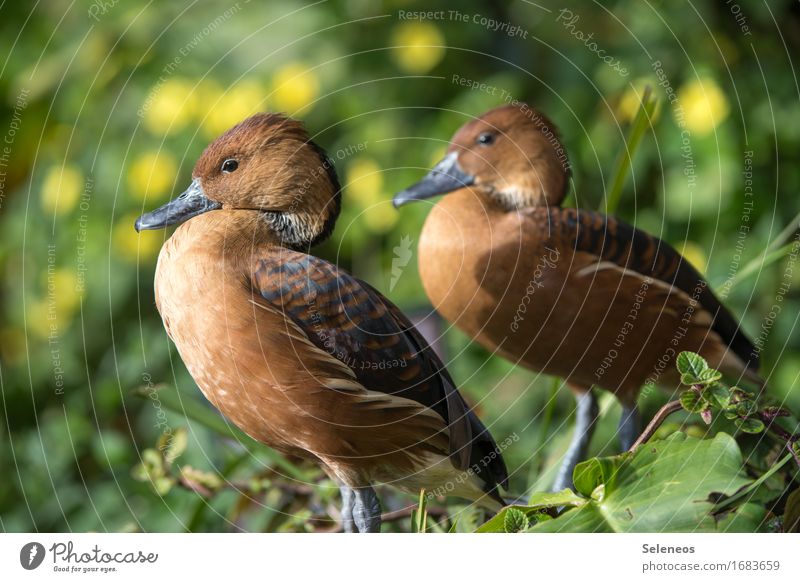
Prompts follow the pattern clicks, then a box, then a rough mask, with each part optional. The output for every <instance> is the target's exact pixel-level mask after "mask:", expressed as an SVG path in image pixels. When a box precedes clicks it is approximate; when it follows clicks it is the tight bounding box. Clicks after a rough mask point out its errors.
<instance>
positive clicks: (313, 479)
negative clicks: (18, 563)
mask: <svg viewBox="0 0 800 582" xmlns="http://www.w3.org/2000/svg"><path fill="white" fill-rule="evenodd" d="M437 6H438V3H436V2H422V1H417V2H415V1H411V0H409V1H399V0H398V1H385V2H383V3H382V4H381V3H379V2H367V1H366V0H359V1H348V2H343V1H342V2H319V3H317V4H313V5H307V6H306V5H303V4H301V3H290V2H284V1H270V2H255V1H253V2H247V1H245V0H239V1H238V2H229V1H220V2H217V1H215V2H202V3H191V4H185V5H182V4H181V3H159V4H156V3H150V4H147V3H143V2H142V3H135V2H128V1H119V2H117V3H115V2H114V1H113V0H109V1H106V2H101V1H98V2H89V1H86V0H80V1H78V2H74V3H73V2H66V1H61V0H52V1H50V2H47V3H40V4H37V7H36V9H35V10H34V11H33V12H29V7H28V6H27V5H26V4H25V3H16V4H14V3H11V4H10V3H5V4H4V5H3V7H2V8H0V31H1V32H2V34H0V46H1V47H2V50H1V51H0V54H2V67H1V68H0V101H1V103H0V112H1V113H2V118H1V120H0V133H2V134H3V136H4V137H3V138H2V139H3V140H4V141H3V143H0V239H1V240H2V244H0V268H2V272H3V277H2V283H1V285H0V309H2V320H1V321H0V354H1V355H2V370H1V375H0V380H1V382H2V384H1V385H0V395H2V402H1V403H0V406H2V414H1V415H0V438H2V440H3V444H2V446H0V474H2V475H3V476H4V478H3V479H0V530H2V531H31V530H39V531H65V530H71V531H84V530H98V531H130V530H145V531H183V530H185V529H193V530H200V531H228V530H236V529H248V530H256V531H259V530H270V531H271V530H291V531H295V530H302V529H307V528H309V527H311V526H309V525H308V521H307V518H308V517H310V516H312V515H320V516H325V515H328V516H330V515H335V509H332V504H334V505H335V503H336V500H335V491H334V490H333V489H332V488H331V487H330V486H329V484H328V483H327V482H325V481H320V480H319V474H318V473H317V472H316V471H315V470H314V469H313V468H311V467H308V466H305V465H287V466H283V467H281V466H276V465H275V463H276V461H275V459H274V458H273V456H272V455H270V454H269V452H268V451H264V450H263V449H262V448H260V447H253V446H250V444H249V443H247V442H246V440H245V439H242V440H241V441H239V440H237V438H235V434H233V433H230V434H228V435H227V436H226V435H225V433H226V431H227V432H230V431H228V430H227V429H226V428H225V425H224V423H223V424H222V428H221V429H219V430H214V429H212V428H209V427H208V426H207V425H208V424H210V423H213V421H214V420H217V419H215V418H213V415H214V413H213V412H212V411H211V410H210V409H209V408H208V407H206V406H205V405H204V404H203V403H201V402H202V397H201V395H200V393H199V391H198V390H197V389H196V387H195V386H194V384H193V382H192V380H191V378H190V377H189V376H188V374H187V372H186V370H185V369H184V367H183V365H182V364H181V362H180V360H179V358H178V357H177V353H176V351H175V349H174V347H173V346H172V345H171V344H170V342H169V340H168V338H167V336H166V334H165V332H164V329H163V327H162V324H161V320H160V318H159V316H158V314H157V312H156V309H155V305H154V299H153V290H152V280H153V273H154V268H155V262H156V258H157V256H158V251H159V248H160V246H161V244H162V243H163V241H164V237H165V236H167V235H168V234H169V233H164V232H143V233H141V234H137V233H136V232H135V231H134V229H133V222H134V220H135V218H136V217H137V216H138V215H139V214H141V213H142V212H143V211H144V210H149V209H152V208H154V207H156V206H158V205H160V204H162V203H163V202H165V201H166V200H168V199H169V198H170V197H171V196H172V195H173V194H176V193H179V192H180V191H182V190H183V189H184V188H185V186H186V185H187V184H188V182H189V177H190V174H191V170H192V166H193V163H194V160H195V159H196V158H197V157H198V155H199V153H200V152H201V151H202V149H203V148H204V147H205V145H206V144H207V143H208V142H209V140H211V139H213V138H214V137H215V136H216V135H218V134H219V133H220V132H222V131H223V130H225V129H227V128H228V127H229V126H231V125H233V124H235V123H236V122H238V121H240V120H241V119H243V118H244V117H246V116H247V115H249V114H251V113H254V112H256V111H261V110H273V111H283V112H286V113H288V114H290V115H292V116H295V117H298V118H300V119H302V120H304V122H305V123H306V124H307V127H308V128H309V131H310V132H311V134H312V135H313V136H314V139H315V140H316V141H317V142H318V143H319V144H320V145H322V146H323V147H325V148H326V149H327V150H328V151H329V153H330V154H331V155H332V157H333V158H334V160H335V162H336V169H337V171H338V172H339V174H340V176H341V178H342V183H343V185H344V212H343V214H342V217H341V219H340V222H339V225H338V228H337V231H336V234H335V235H334V237H333V239H332V240H330V241H329V242H327V243H326V244H325V245H324V246H323V247H321V248H320V249H318V254H320V255H321V256H323V257H325V258H328V259H331V260H335V261H336V262H337V263H338V264H340V265H342V266H344V267H346V268H348V269H350V270H351V271H353V272H354V273H355V274H357V275H358V276H359V277H361V278H363V279H366V280H368V281H369V282H371V283H372V284H374V285H375V286H376V287H378V288H379V289H380V290H381V291H383V292H384V293H386V294H387V295H388V296H389V297H390V298H391V299H392V300H394V301H395V302H397V303H398V304H399V305H400V306H401V307H403V308H404V309H406V310H407V311H409V312H411V313H414V314H416V315H417V316H419V317H425V315H426V314H427V313H428V311H429V309H430V308H429V306H428V305H427V302H426V299H425V297H424V294H423V292H422V287H421V285H420V281H419V278H418V276H417V272H416V257H415V249H416V241H417V238H418V235H419V232H420V229H421V227H422V223H423V221H424V218H425V215H426V213H427V210H428V208H427V207H426V206H425V205H416V206H413V207H409V208H407V209H405V208H404V209H403V211H402V213H398V212H396V211H395V210H393V209H392V207H391V204H390V199H391V195H392V194H393V193H394V192H395V191H397V190H399V189H401V188H403V187H404V186H406V185H408V184H409V183H410V182H412V181H413V180H415V179H417V178H418V177H419V176H420V175H421V174H422V172H423V170H424V169H427V168H428V167H430V165H432V164H433V163H434V162H435V161H436V160H437V159H438V158H439V157H440V156H441V154H442V152H443V151H444V148H445V145H446V141H447V140H448V139H449V137H450V136H451V135H452V133H453V131H454V130H455V129H456V128H457V127H459V126H460V125H461V124H462V123H464V122H465V121H466V120H467V119H468V118H469V117H470V116H473V115H479V114H480V113H482V112H483V111H484V110H486V109H488V108H490V107H493V106H495V105H499V104H501V103H503V102H504V100H505V99H506V97H507V96H508V97H509V98H515V99H520V100H523V101H527V102H528V103H531V104H533V105H535V106H537V107H539V108H540V109H541V110H543V111H544V112H546V113H547V114H548V115H549V116H550V117H552V118H553V120H554V121H555V122H556V123H557V124H558V125H559V127H560V128H561V133H562V136H563V141H564V143H565V145H566V147H567V150H568V151H569V152H570V158H571V162H572V167H573V172H574V176H573V178H574V182H573V195H572V197H571V199H570V203H571V204H577V205H579V206H581V207H584V208H598V207H599V208H602V206H603V204H604V200H605V194H606V191H607V188H608V187H609V186H610V181H611V178H612V174H613V168H614V164H615V163H616V160H617V158H618V156H619V155H620V151H621V150H622V148H623V144H624V136H625V133H626V131H627V127H628V125H629V124H630V122H631V120H632V118H633V116H634V115H635V113H636V111H637V108H638V97H637V95H639V94H641V91H642V88H643V87H644V86H645V85H646V84H648V83H649V84H651V85H652V86H653V87H654V89H655V94H656V95H657V96H658V97H659V98H660V100H661V103H660V108H659V111H658V115H657V118H656V119H655V121H654V123H653V128H652V130H651V131H648V132H647V134H646V135H645V138H644V141H643V143H642V146H641V148H640V149H639V151H638V152H637V153H636V157H635V160H634V165H633V173H632V177H631V178H630V179H628V181H627V183H626V186H625V189H624V192H623V196H622V200H621V203H620V206H619V207H618V208H617V211H616V213H617V214H618V215H619V216H621V217H623V218H624V219H626V220H628V221H629V222H631V223H634V224H635V225H636V226H638V227H640V228H643V229H646V230H648V231H650V232H651V233H654V234H658V235H660V236H661V237H662V238H664V239H666V240H667V241H669V242H670V243H672V244H673V245H674V246H675V247H676V248H678V249H682V250H683V251H684V253H685V254H686V256H687V257H688V258H689V260H690V261H691V262H693V263H694V264H695V265H696V266H697V267H699V268H700V269H702V270H704V272H705V273H706V275H707V276H708V278H709V280H710V281H711V282H712V285H713V286H714V287H716V288H718V289H719V288H725V289H727V290H729V291H730V292H729V293H726V294H727V300H726V303H727V304H728V305H729V306H730V307H731V309H732V311H733V312H734V313H736V314H737V315H740V316H741V317H742V318H743V322H744V326H745V328H746V329H747V330H748V332H749V335H750V336H751V337H757V336H758V335H759V334H761V333H762V329H764V328H762V326H764V325H766V326H767V331H768V334H767V335H766V336H765V341H764V343H763V352H762V358H763V373H764V375H765V376H767V377H768V378H769V382H770V386H771V390H772V394H773V396H774V397H775V398H776V399H778V400H781V401H786V403H787V405H788V406H789V407H790V408H793V409H794V410H795V412H796V411H797V410H798V409H800V389H798V369H800V354H799V353H798V347H800V336H799V335H798V334H797V333H796V332H795V326H796V324H797V318H798V313H800V294H798V292H797V283H798V282H800V268H796V267H795V266H794V262H793V259H792V257H784V258H782V259H781V260H779V261H776V262H774V263H772V264H769V265H766V266H763V267H761V266H759V262H758V259H759V257H761V256H762V254H763V253H764V251H765V249H766V248H767V246H768V244H769V243H770V242H771V241H773V240H774V239H775V238H776V237H777V236H778V234H779V233H780V232H781V231H782V230H783V229H784V228H785V227H786V226H787V225H789V224H790V223H791V222H792V221H793V220H794V221H795V227H796V226H797V224H796V219H795V218H794V217H795V215H796V214H797V213H798V211H800V197H798V196H797V192H798V191H800V100H799V99H798V96H799V92H798V79H797V73H796V71H795V69H794V68H793V61H792V58H794V59H796V58H797V55H799V54H800V4H798V2H796V1H794V0H782V1H777V2H769V4H768V3H767V2H763V3H759V2H752V3H742V5H741V6H739V5H738V4H735V3H725V2H708V3H700V4H697V3H694V4H689V3H685V2H683V1H678V2H667V1H655V2H650V3H643V2H639V1H638V0H619V1H609V2H603V3H589V2H559V3H557V4H556V3H553V2H549V1H547V0H540V1H539V2H537V3H532V2H525V1H509V2H504V1H499V0H497V1H491V2H478V1H465V2H460V3H459V4H458V8H457V11H458V13H457V14H455V13H452V12H449V10H454V9H453V8H451V7H447V6H443V7H442V8H438V7H437ZM420 10H423V11H431V10H443V11H444V12H443V13H440V14H434V15H431V16H432V17H431V18H425V19H418V18H417V19H415V18H409V17H408V14H407V13H408V12H409V11H420ZM576 16H577V19H575V17H576ZM514 27H516V28H514ZM601 57H602V58H601ZM603 59H605V60H603ZM623 72H624V74H623ZM481 83H483V84H484V85H483V86H482V87H481V86H477V87H475V86H476V85H479V84H481ZM659 83H661V84H659ZM687 143H688V144H689V145H688V149H687V145H686V144H687ZM789 233H790V234H791V230H790V231H789ZM795 258H796V257H795ZM393 260H395V266H397V265H398V264H401V263H404V262H407V265H406V266H404V267H403V266H402V265H401V267H400V269H399V274H398V272H397V271H395V272H394V273H393V271H392V266H393ZM754 260H755V261H756V262H755V263H753V262H752V261H754ZM747 264H750V265H751V267H752V266H753V265H755V266H756V268H755V269H752V268H748V270H749V271H750V274H749V275H747V276H744V273H743V270H744V268H745V265H747ZM733 274H738V275H739V277H738V278H736V279H731V276H732V275H733ZM781 285H784V287H783V292H781V289H782V287H781ZM787 285H788V286H787ZM773 305H778V306H779V308H780V313H779V314H777V317H776V318H775V319H774V321H772V320H769V319H765V318H767V317H768V314H769V313H770V311H774V308H773ZM426 321H431V318H427V319H426ZM433 333H435V334H437V335H439V334H441V348H442V349H443V350H444V351H445V353H446V357H447V361H448V362H449V367H450V369H451V371H452V373H453V375H454V376H455V378H456V380H457V381H458V383H459V384H460V386H461V388H462V389H463V391H464V392H465V393H466V394H467V395H468V396H469V397H470V398H471V400H472V401H473V402H476V403H477V404H478V408H479V411H480V414H481V416H482V417H483V418H484V419H485V420H486V422H487V424H489V425H490V427H491V430H492V432H493V433H494V434H495V436H496V437H497V440H498V441H500V440H501V439H504V438H506V437H507V436H510V435H516V436H518V437H519V440H518V441H516V442H515V443H514V445H513V446H512V447H510V448H509V449H508V450H507V451H506V452H505V455H506V460H507V464H508V465H509V468H510V469H511V471H512V472H513V476H512V492H515V493H517V494H522V493H523V492H524V491H526V490H530V489H532V488H538V489H544V488H546V487H548V486H549V479H550V478H551V477H552V474H551V472H549V469H550V468H551V467H552V465H553V463H554V462H556V461H557V460H558V455H559V454H560V453H561V452H563V450H564V448H565V446H566V443H567V441H568V439H569V437H570V435H571V418H570V415H571V414H572V408H573V404H572V399H571V396H570V394H569V393H568V392H567V391H560V390H554V385H553V382H552V381H551V379H549V378H547V377H544V376H537V375H535V374H532V373H529V372H526V371H524V370H518V369H514V368H513V366H511V365H510V364H508V363H506V362H504V361H502V360H500V359H497V358H490V357H489V356H488V355H487V353H486V352H485V351H483V350H482V349H481V348H479V347H478V346H475V345H471V344H470V343H469V342H468V341H467V338H466V337H465V336H464V335H463V334H461V333H460V332H458V331H457V330H454V329H449V328H448V327H447V326H445V325H440V326H439V327H438V328H436V329H434V330H433ZM161 384H164V385H166V387H165V388H163V390H160V391H159V390H156V389H155V388H156V386H157V385H161ZM142 386H144V389H143V390H144V393H145V397H144V398H142V397H140V396H137V395H136V394H135V391H136V389H137V388H140V387H142ZM666 398H667V395H666V394H652V395H650V396H649V397H648V399H647V401H646V402H644V403H643V405H644V408H645V409H646V410H647V411H651V412H652V410H654V408H655V407H657V406H658V405H660V403H662V402H664V401H665V399H666ZM175 403H177V406H176V405H175ZM197 403H201V404H197ZM182 406H190V407H191V406H193V408H192V410H196V411H197V414H195V415H194V416H195V418H194V419H193V420H190V419H188V418H187V417H186V416H185V415H184V414H182V413H181V411H180V410H179V409H180V408H181V407H182ZM602 406H603V411H604V421H603V423H602V426H601V428H600V430H599V431H598V434H597V438H596V439H595V445H594V451H593V452H598V451H600V450H603V448H604V447H606V448H605V449H604V450H605V451H606V452H610V451H614V450H615V447H616V444H615V443H614V442H609V441H610V440H611V435H612V434H613V427H614V425H615V424H616V420H617V413H618V412H617V411H618V409H617V408H616V404H614V402H613V399H611V398H609V397H604V398H603V400H602ZM209 415H210V417H209ZM209 418H210V420H209ZM182 429H186V430H187V432H186V433H183V432H181V431H182ZM165 430H167V431H171V432H172V433H173V434H179V435H183V434H185V435H186V436H187V444H186V451H185V452H184V453H183V454H182V455H181V456H180V458H179V459H178V460H177V461H175V463H176V465H180V466H181V467H184V469H183V470H184V471H185V472H188V473H187V474H191V471H196V472H197V471H199V472H202V473H199V475H200V477H197V478H196V479H193V480H192V482H194V483H197V482H199V481H203V480H205V482H206V484H207V485H208V489H210V490H215V489H216V488H217V487H218V486H219V483H217V482H216V481H215V480H214V479H215V478H218V476H219V475H224V476H225V478H226V479H229V480H230V482H232V483H233V484H234V485H235V487H231V486H224V487H222V488H221V490H220V492H218V493H216V494H213V495H211V496H210V498H208V499H207V498H205V497H203V493H208V492H209V491H204V490H200V491H197V490H194V491H193V490H189V488H187V487H186V486H185V483H184V486H180V483H179V482H177V484H178V485H179V486H175V485H176V481H175V477H174V476H173V477H170V476H169V475H166V476H165V477H164V479H163V480H162V481H161V482H160V483H161V489H160V490H161V493H163V495H159V494H157V493H156V492H155V491H154V488H153V486H152V485H151V484H150V483H148V482H144V481H142V480H141V478H142V476H143V475H142V471H143V468H142V467H141V466H140V467H138V468H135V467H136V465H137V464H139V463H141V462H142V458H143V455H144V460H145V467H147V466H151V465H152V464H156V465H157V464H158V462H159V461H158V460H153V459H152V458H151V457H152V453H150V452H148V453H144V451H145V450H146V449H152V448H154V447H155V446H156V445H155V443H156V440H157V439H158V437H159V435H161V434H162V432H164V431H165ZM684 430H690V431H691V430H694V431H695V432H698V433H701V434H702V432H704V431H705V429H701V428H700V427H697V426H695V427H689V428H686V427H684ZM181 438H182V437H181ZM148 462H149V463H150V465H148V464H147V463H148ZM185 467H191V468H189V469H187V468H185ZM287 471H292V476H291V477H286V476H285V475H286V473H287ZM173 472H174V473H175V472H177V468H174V469H173ZM151 474H152V473H151ZM137 477H138V478H139V479H137ZM243 491H244V493H243ZM407 503H408V498H397V499H395V498H393V497H391V498H389V499H388V501H387V498H386V497H384V505H385V506H387V508H388V509H391V508H393V507H402V506H403V505H404V504H407ZM323 522H324V519H323ZM321 523H322V522H321Z"/></svg>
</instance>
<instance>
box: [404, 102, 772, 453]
mask: <svg viewBox="0 0 800 582" xmlns="http://www.w3.org/2000/svg"><path fill="white" fill-rule="evenodd" d="M569 175H570V172H569V162H568V160H567V157H566V153H565V152H564V148H563V146H562V145H561V142H560V140H559V136H558V132H557V130H556V128H555V126H554V125H553V123H552V122H551V121H549V120H548V119H547V118H546V117H544V116H543V115H542V114H541V113H539V112H537V111H535V110H533V109H531V108H529V107H528V106H504V107H500V108H497V109H493V110H491V111H489V112H488V113H486V114H484V115H483V116H482V117H480V118H478V119H475V120H473V121H471V122H469V123H467V124H466V125H464V126H463V127H462V128H461V129H459V130H458V132H457V133H456V134H455V136H454V137H453V140H452V142H451V145H450V148H449V150H448V154H447V156H446V157H445V159H444V160H443V161H442V162H441V163H440V164H439V165H437V167H436V168H434V170H432V171H431V173H429V174H428V176H426V178H424V179H423V180H422V181H421V182H419V183H418V184H416V185H414V186H412V187H411V188H408V189H407V190H404V191H403V192H401V193H399V194H398V195H397V196H396V197H395V203H396V204H397V205H400V204H403V203H405V202H408V201H412V200H418V199H423V198H428V197H431V196H433V195H435V194H440V193H446V192H450V193H449V194H447V195H446V196H444V197H443V198H442V199H441V200H439V201H438V202H437V203H436V205H435V206H434V207H433V208H432V210H431V212H430V214H429V215H428V218H427V220H426V222H425V226H424V228H423V231H422V235H421V237H420V242H419V250H418V252H419V255H418V260H419V269H420V276H421V278H422V283H423V285H424V287H425V291H426V293H427V295H428V297H429V298H430V300H431V302H432V303H433V305H434V306H435V307H436V309H437V310H438V311H439V312H440V313H441V314H442V315H443V316H444V317H445V318H446V319H448V320H449V321H451V322H453V323H454V324H455V325H456V326H458V327H459V328H461V329H462V330H463V331H465V332H466V333H467V334H469V335H470V336H471V337H473V338H474V339H475V340H476V341H478V342H479V343H480V344H482V345H483V346H485V347H486V348H487V349H489V350H491V351H497V352H498V353H499V354H501V355H503V356H504V357H506V358H508V359H509V360H511V361H512V362H515V363H518V364H520V365H523V366H525V367H527V368H530V369H532V370H536V371H542V372H545V373H547V374H552V375H555V376H560V377H562V378H565V379H566V380H567V381H568V382H569V384H570V386H571V388H573V390H574V391H576V392H577V393H578V394H579V395H580V394H582V393H585V392H587V391H589V390H590V388H591V387H592V386H593V385H597V386H600V387H602V388H605V389H607V390H610V391H612V392H614V393H615V394H616V395H617V397H618V398H619V399H620V401H621V402H622V403H623V405H624V406H626V407H627V408H628V409H630V410H633V409H634V406H635V401H636V398H637V396H638V394H639V391H640V388H641V387H642V385H644V384H646V383H653V384H659V385H666V386H669V387H671V388H674V387H675V386H676V385H677V383H678V377H677V372H676V371H675V367H674V363H673V362H674V359H675V357H676V356H677V354H678V353H680V352H681V351H682V350H691V351H695V352H699V353H700V354H701V355H702V356H704V357H705V358H706V359H707V360H708V361H709V363H710V365H711V366H714V367H716V368H719V369H721V370H722V371H723V372H724V373H726V374H729V375H731V376H733V377H735V378H736V379H738V378H741V377H742V376H744V377H746V378H748V379H750V380H751V381H754V382H756V383H758V384H763V381H762V380H761V379H760V378H759V376H758V375H757V374H756V369H757V367H758V358H757V355H756V353H755V352H754V350H753V346H752V344H751V343H750V342H749V340H748V339H747V338H746V337H745V335H744V334H743V333H742V331H741V329H740V327H739V324H738V322H737V320H736V319H735V318H734V317H733V316H732V315H731V314H730V312H729V311H728V310H727V309H726V308H725V307H724V306H723V305H722V304H721V303H720V301H719V300H718V299H717V298H716V297H715V296H714V294H713V292H712V291H711V290H710V289H709V286H708V284H707V283H706V281H705V280H704V279H703V277H702V276H701V275H700V274H699V273H698V272H697V271H696V270H695V269H694V268H693V267H692V266H691V265H690V264H689V263H687V262H686V261H685V260H684V259H683V257H681V255H680V254H679V253H678V252H676V251H675V250H674V249H673V248H672V247H670V246H669V245H668V244H667V243H665V242H664V241H662V240H659V239H658V238H656V237H654V236H651V235H649V234H647V233H645V232H642V231H640V230H638V229H635V228H633V227H631V226H629V225H627V224H625V223H624V222H622V221H620V220H618V219H616V218H613V217H610V216H605V215H602V214H600V213H597V212H591V211H583V210H576V209H572V208H561V207H560V204H561V202H562V200H563V199H564V197H565V195H566V192H567V186H568V182H569ZM584 428H585V429H586V430H587V431H589V432H590V431H591V424H590V425H589V426H586V427H584ZM582 444H583V446H584V448H585V443H582ZM626 444H627V443H626Z"/></svg>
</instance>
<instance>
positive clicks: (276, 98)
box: [272, 63, 319, 115]
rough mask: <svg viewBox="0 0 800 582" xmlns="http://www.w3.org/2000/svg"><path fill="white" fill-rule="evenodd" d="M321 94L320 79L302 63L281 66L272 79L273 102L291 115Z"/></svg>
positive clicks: (279, 108)
mask: <svg viewBox="0 0 800 582" xmlns="http://www.w3.org/2000/svg"><path fill="white" fill-rule="evenodd" d="M318 94H319V79H318V78H317V76H316V74H315V73H314V72H313V71H310V70H308V68H307V67H306V66H305V65H302V64H300V63H289V64H288V65H286V66H284V67H281V68H280V69H279V70H278V72H277V73H275V78H274V79H273V80H272V103H273V106H274V108H275V109H276V110H278V111H285V112H287V113H289V114H290V115H291V114H293V113H295V112H296V111H298V110H300V109H303V108H304V107H306V106H307V105H308V104H310V103H311V102H312V101H313V100H314V99H316V98H317V95H318Z"/></svg>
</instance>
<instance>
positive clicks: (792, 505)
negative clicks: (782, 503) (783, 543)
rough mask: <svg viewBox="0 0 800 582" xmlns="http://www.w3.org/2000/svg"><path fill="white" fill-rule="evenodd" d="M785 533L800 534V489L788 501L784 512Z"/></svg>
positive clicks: (791, 494)
mask: <svg viewBox="0 0 800 582" xmlns="http://www.w3.org/2000/svg"><path fill="white" fill-rule="evenodd" d="M783 531H785V532H786V533H800V489H795V490H794V491H792V492H791V493H790V494H789V497H788V498H787V499H786V510H785V511H784V512H783Z"/></svg>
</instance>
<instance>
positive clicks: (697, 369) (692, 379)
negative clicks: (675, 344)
mask: <svg viewBox="0 0 800 582" xmlns="http://www.w3.org/2000/svg"><path fill="white" fill-rule="evenodd" d="M675 366H676V367H677V368H678V372H680V373H681V382H682V383H683V384H687V385H689V384H697V383H699V382H700V378H701V375H702V374H703V373H704V372H705V371H706V370H708V369H709V368H708V362H706V361H705V360H704V359H703V358H702V357H701V356H698V355H697V354H695V353H694V352H681V353H680V354H678V357H677V358H676V359H675ZM684 377H685V378H686V379H688V380H689V381H688V382H687V381H686V380H685V379H684Z"/></svg>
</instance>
